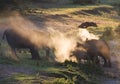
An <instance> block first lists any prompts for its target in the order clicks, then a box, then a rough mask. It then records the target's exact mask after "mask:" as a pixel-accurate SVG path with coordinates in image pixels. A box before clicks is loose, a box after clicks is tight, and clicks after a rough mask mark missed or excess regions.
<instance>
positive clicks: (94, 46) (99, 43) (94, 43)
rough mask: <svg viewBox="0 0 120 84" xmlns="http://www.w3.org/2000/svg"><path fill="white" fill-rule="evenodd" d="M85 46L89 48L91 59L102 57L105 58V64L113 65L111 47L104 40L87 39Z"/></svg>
mask: <svg viewBox="0 0 120 84" xmlns="http://www.w3.org/2000/svg"><path fill="white" fill-rule="evenodd" d="M84 47H85V49H86V50H87V53H88V55H89V56H90V58H91V60H94V58H96V61H97V60H99V57H102V58H103V60H104V65H103V66H108V67H111V62H110V48H109V46H108V44H107V43H106V42H105V41H104V40H87V41H86V42H85V44H84ZM99 61H100V60H99Z"/></svg>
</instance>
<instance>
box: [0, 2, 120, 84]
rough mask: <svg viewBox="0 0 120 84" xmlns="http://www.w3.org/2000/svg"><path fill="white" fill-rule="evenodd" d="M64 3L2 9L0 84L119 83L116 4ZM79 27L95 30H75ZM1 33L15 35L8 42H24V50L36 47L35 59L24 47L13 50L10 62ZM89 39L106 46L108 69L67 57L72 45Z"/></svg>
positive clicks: (119, 28) (119, 26)
mask: <svg viewBox="0 0 120 84" xmlns="http://www.w3.org/2000/svg"><path fill="white" fill-rule="evenodd" d="M13 1H14V0H13ZM41 1H44V0H41ZM46 1H47V0H46ZM58 1H59V0H58ZM59 2H60V1H59ZM63 3H64V1H63V0H61V2H60V3H55V2H54V3H50V2H49V1H48V2H40V1H39V0H36V1H32V0H30V1H29V0H27V1H23V2H22V0H21V2H19V4H18V5H19V7H18V8H14V6H13V9H12V10H10V9H9V7H12V5H8V4H7V6H5V9H4V10H2V9H1V10H0V11H1V13H0V84H120V44H119V42H120V36H119V34H120V0H114V1H112V0H108V1H105V0H100V2H96V3H95V4H92V5H91V4H87V5H86V4H84V5H81V4H73V3H67V4H63ZM0 4H1V3H0ZM84 22H94V23H96V25H97V26H90V27H88V28H84V29H82V28H79V25H81V24H82V23H84ZM6 29H8V30H9V29H13V30H14V32H16V34H15V35H14V34H13V33H14V32H13V33H12V34H13V37H16V38H15V39H14V40H13V41H15V42H20V40H21V38H24V39H25V40H23V42H24V43H25V44H26V45H27V44H29V43H31V44H34V46H36V47H37V48H39V50H38V53H39V56H40V59H35V60H33V59H31V57H32V56H31V53H30V52H31V51H30V50H29V49H25V48H23V49H17V50H16V54H17V57H18V59H17V58H15V57H14V56H13V53H12V52H11V47H10V46H9V44H8V42H7V38H6V37H4V38H3V35H4V31H5V30H6ZM17 35H20V36H21V37H20V38H17ZM8 36H9V35H8ZM16 39H17V40H16ZM91 39H100V40H105V41H106V42H107V44H108V46H109V48H110V60H111V67H103V66H101V65H100V66H98V65H97V64H96V63H94V62H93V63H91V62H90V61H89V60H88V61H87V62H86V60H85V62H84V63H83V62H79V60H78V59H77V58H75V57H74V56H73V57H72V56H71V51H73V50H75V47H76V46H77V42H80V43H82V44H84V43H85V41H86V40H91ZM13 44H15V43H13ZM46 46H47V47H49V48H50V51H49V53H46ZM83 48H84V47H83ZM83 51H85V50H84V49H83ZM32 55H33V57H34V55H36V54H35V53H34V52H33V54H32ZM100 61H101V64H102V63H103V62H102V60H100Z"/></svg>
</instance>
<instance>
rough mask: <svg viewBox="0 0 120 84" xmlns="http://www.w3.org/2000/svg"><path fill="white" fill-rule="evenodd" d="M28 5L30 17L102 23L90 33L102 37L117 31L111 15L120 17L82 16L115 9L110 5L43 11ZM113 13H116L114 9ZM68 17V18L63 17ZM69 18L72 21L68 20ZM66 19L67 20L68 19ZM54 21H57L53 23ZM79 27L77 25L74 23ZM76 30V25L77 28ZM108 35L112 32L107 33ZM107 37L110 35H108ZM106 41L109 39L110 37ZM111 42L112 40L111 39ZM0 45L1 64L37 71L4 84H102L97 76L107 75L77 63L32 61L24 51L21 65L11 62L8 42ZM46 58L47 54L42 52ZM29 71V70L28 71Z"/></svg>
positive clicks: (17, 75)
mask: <svg viewBox="0 0 120 84" xmlns="http://www.w3.org/2000/svg"><path fill="white" fill-rule="evenodd" d="M31 5H32V4H27V6H28V9H27V10H25V11H26V14H28V15H35V16H44V15H67V16H70V17H71V18H72V19H74V20H76V21H82V22H84V21H95V22H96V23H98V27H96V28H94V27H91V28H89V29H88V30H89V31H90V32H91V33H94V34H96V35H100V36H102V35H103V34H104V32H105V31H106V29H107V28H112V29H114V28H116V27H117V26H118V24H119V21H118V20H116V19H115V18H111V16H118V15H117V14H115V13H113V14H112V13H111V14H109V13H107V12H101V11H100V13H101V15H94V14H88V15H82V14H80V13H79V11H81V10H94V9H95V8H100V7H105V8H108V9H109V8H114V7H113V6H110V5H94V6H92V5H86V6H81V5H61V6H57V7H54V6H53V7H50V8H40V7H39V5H32V6H31ZM112 12H115V11H114V10H112ZM63 18H65V17H63ZM67 19H69V18H67ZM65 20H66V19H65ZM52 21H56V18H55V20H52ZM74 25H75V24H74ZM75 27H76V26H75ZM107 32H108V30H107ZM105 34H106V33H105ZM106 36H107V37H106ZM106 36H104V37H103V39H106V40H107V39H109V37H108V35H106ZM110 39H111V38H110ZM1 44H2V45H0V64H3V65H10V66H14V67H23V68H27V69H32V70H33V71H35V73H33V74H26V73H21V72H18V73H15V74H12V75H10V76H9V77H6V78H3V79H2V80H0V83H4V84H8V83H11V84H13V83H21V84H98V82H99V81H98V80H97V79H96V77H97V76H98V75H103V73H104V72H103V71H102V69H101V68H100V67H97V66H96V65H94V64H89V63H86V64H76V63H73V62H68V61H66V62H65V63H63V64H60V63H55V62H51V61H46V59H42V60H30V58H31V56H30V53H29V52H27V51H25V52H24V50H23V52H22V53H18V55H19V57H20V59H21V60H20V61H19V62H15V61H14V60H12V59H10V57H9V55H10V52H9V48H8V46H7V45H6V43H4V42H2V43H1ZM39 53H40V54H41V56H42V57H43V58H44V54H45V53H44V51H43V50H42V51H40V52H39ZM27 69H26V70H27Z"/></svg>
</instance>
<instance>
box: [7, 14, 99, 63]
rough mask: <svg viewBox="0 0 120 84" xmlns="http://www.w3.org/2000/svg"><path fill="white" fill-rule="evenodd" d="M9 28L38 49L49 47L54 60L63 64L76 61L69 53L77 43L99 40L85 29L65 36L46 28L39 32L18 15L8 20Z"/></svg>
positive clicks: (33, 25)
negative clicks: (67, 61)
mask: <svg viewBox="0 0 120 84" xmlns="http://www.w3.org/2000/svg"><path fill="white" fill-rule="evenodd" d="M8 22H9V25H10V27H11V28H12V29H13V31H15V32H16V33H17V34H18V35H20V36H21V37H22V38H24V39H28V40H29V41H30V42H31V43H32V44H34V45H35V46H37V47H38V48H43V47H49V48H51V49H54V53H55V60H56V61H58V62H64V61H65V60H72V61H76V59H75V58H72V57H70V53H71V51H73V50H74V49H75V47H76V43H77V41H78V39H77V38H80V40H79V41H82V42H85V41H86V39H89V40H90V39H99V38H98V37H97V36H95V35H93V34H91V33H89V32H88V31H87V30H86V29H77V31H78V32H77V34H76V35H74V34H71V35H70V36H68V35H67V34H65V33H63V32H61V31H59V30H55V29H53V28H52V27H48V28H47V29H46V30H41V29H40V28H39V27H37V26H36V25H35V24H33V23H32V22H31V21H30V20H28V19H26V18H24V17H23V16H21V15H20V14H19V13H14V14H13V15H11V16H10V17H9V19H8Z"/></svg>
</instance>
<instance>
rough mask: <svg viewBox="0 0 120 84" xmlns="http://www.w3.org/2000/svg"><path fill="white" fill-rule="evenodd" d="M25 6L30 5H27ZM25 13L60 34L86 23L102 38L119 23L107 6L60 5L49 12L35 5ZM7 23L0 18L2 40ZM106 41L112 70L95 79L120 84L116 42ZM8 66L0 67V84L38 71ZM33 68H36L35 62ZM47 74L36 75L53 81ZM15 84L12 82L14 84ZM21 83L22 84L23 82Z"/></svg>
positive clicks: (103, 82) (39, 25)
mask: <svg viewBox="0 0 120 84" xmlns="http://www.w3.org/2000/svg"><path fill="white" fill-rule="evenodd" d="M28 7H31V6H29V5H28ZM24 14H25V15H24V17H25V18H27V19H28V20H30V21H31V22H32V23H34V24H35V25H36V26H37V27H38V28H40V29H46V28H54V29H56V30H57V29H58V30H60V31H62V32H70V31H72V30H74V29H77V28H78V26H79V25H80V24H81V23H82V22H86V21H90V22H95V23H96V24H97V25H98V28H97V29H94V28H92V30H93V31H92V32H94V34H96V32H97V35H99V36H101V35H102V33H103V31H104V28H106V27H111V28H112V29H114V28H116V27H117V26H118V25H119V24H120V23H119V21H120V16H119V15H118V14H117V12H116V11H115V9H114V8H113V7H112V6H108V5H99V6H96V5H95V6H71V5H70V6H63V7H58V8H54V7H51V8H50V9H48V8H47V9H46V8H43V9H40V8H39V4H37V5H35V6H32V8H30V9H29V10H28V9H27V10H25V12H24ZM7 21H8V17H1V19H0V32H1V33H0V37H2V34H3V31H4V30H5V28H8V27H9V25H8V22H7ZM107 42H108V44H109V46H110V48H111V62H112V67H111V68H103V70H104V72H105V74H106V76H101V77H98V79H99V78H100V80H99V81H101V83H100V84H119V83H120V79H119V78H120V72H119V71H120V70H119V69H120V67H119V66H120V61H119V59H120V54H119V50H118V49H119V46H118V45H119V44H118V43H119V40H115V41H114V40H113V39H112V40H107ZM117 42H118V43H117ZM1 44H2V42H1ZM115 46H117V47H115ZM7 63H8V64H4V63H1V64H0V81H1V80H3V79H5V78H9V77H11V76H13V75H15V74H27V75H28V76H29V75H32V74H37V73H38V71H37V70H38V69H33V68H31V67H29V66H23V65H22V64H21V65H19V63H18V64H17V65H12V64H9V62H7ZM33 63H34V62H33ZM18 65H19V66H18ZM33 65H36V63H35V64H33ZM48 65H49V64H48ZM53 65H54V64H53ZM40 66H41V65H40ZM42 66H44V65H42ZM42 66H41V67H42ZM50 66H51V65H50ZM45 67H46V66H45ZM49 68H50V67H49ZM48 70H49V69H48ZM42 73H43V74H42ZM46 74H47V73H46V72H44V69H43V70H40V72H39V75H40V77H42V78H41V79H49V80H50V79H52V78H48V77H46ZM28 76H26V75H24V76H23V77H28ZM20 78H21V80H22V75H20V77H18V79H17V77H16V79H17V80H19V79H20ZM30 79H31V80H34V79H35V78H34V77H30ZM30 79H29V78H28V79H26V80H30ZM37 81H38V80H37ZM41 81H42V80H41ZM14 82H15V81H14ZM14 82H11V83H13V84H14ZM33 82H34V81H33ZM38 82H39V81H38ZM18 84H19V83H18ZM23 84H25V82H24V83H23ZM30 84H31V83H30ZM33 84H34V83H33ZM36 84H38V83H36ZM41 84H42V83H41Z"/></svg>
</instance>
